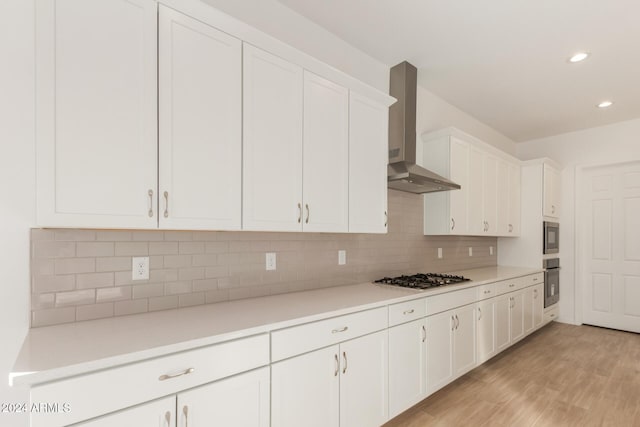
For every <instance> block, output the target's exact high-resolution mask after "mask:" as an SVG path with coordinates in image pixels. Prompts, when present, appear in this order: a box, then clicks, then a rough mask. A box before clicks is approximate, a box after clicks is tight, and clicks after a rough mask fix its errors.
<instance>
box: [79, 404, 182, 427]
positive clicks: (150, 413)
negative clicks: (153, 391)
mask: <svg viewBox="0 0 640 427" xmlns="http://www.w3.org/2000/svg"><path fill="white" fill-rule="evenodd" d="M175 411H176V398H175V396H171V397H165V398H164V399H158V400H154V401H153V402H149V403H144V404H142V405H138V406H134V407H132V408H129V409H124V410H122V411H118V412H114V413H112V414H109V415H105V416H103V417H99V418H94V419H93V420H91V421H87V422H84V423H80V424H74V425H75V426H77V427H113V426H119V427H174V426H175V425H176V417H175Z"/></svg>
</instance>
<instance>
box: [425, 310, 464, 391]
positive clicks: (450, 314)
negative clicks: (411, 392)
mask: <svg viewBox="0 0 640 427" xmlns="http://www.w3.org/2000/svg"><path fill="white" fill-rule="evenodd" d="M475 311H476V310H475V304H469V305H466V306H464V307H459V308H456V309H454V310H449V311H445V312H443V313H440V314H436V315H434V316H429V317H427V390H428V393H432V392H434V391H436V390H438V389H440V388H442V387H443V386H445V385H446V384H448V383H450V382H451V381H453V380H454V379H455V378H457V377H459V376H460V375H462V374H464V373H466V372H468V371H469V370H471V369H473V368H474V367H475V366H476V317H475Z"/></svg>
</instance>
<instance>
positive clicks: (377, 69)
mask: <svg viewBox="0 0 640 427" xmlns="http://www.w3.org/2000/svg"><path fill="white" fill-rule="evenodd" d="M202 1H204V2H205V3H208V4H210V5H212V6H214V7H215V8H216V9H219V10H221V11H223V12H225V13H227V14H228V15H231V16H233V17H235V18H237V19H239V20H241V21H243V22H246V23H247V24H250V25H251V26H253V27H255V28H258V29H259V30H261V31H263V32H265V33H267V34H269V35H271V36H273V37H275V38H277V39H279V40H281V41H283V42H285V43H287V44H289V45H290V46H293V47H295V48H297V49H299V50H301V51H303V52H306V53H307V54H309V55H311V56H313V57H315V58H317V59H319V60H321V61H323V62H325V63H327V64H330V65H332V66H333V67H335V68H337V69H339V70H341V71H343V72H345V73H347V74H349V75H351V76H353V77H355V78H358V79H360V80H362V81H363V82H365V83H367V84H369V85H371V86H373V87H375V88H378V89H379V90H382V91H384V92H387V91H388V89H389V66H388V65H386V64H383V63H382V62H380V61H378V60H376V59H374V58H372V57H370V56H368V55H367V54H365V53H364V52H362V51H360V50H358V49H356V48H355V47H353V46H351V45H350V44H348V43H347V42H345V41H344V40H342V39H340V38H339V37H337V36H336V35H334V34H333V33H330V32H329V31H327V30H325V29H324V28H323V27H321V26H319V25H317V24H316V23H314V22H313V21H311V20H309V19H307V18H306V17H304V16H302V15H300V14H299V13H297V12H295V11H293V10H291V9H289V8H288V7H286V6H284V5H283V4H282V3H280V2H278V1H277V0H242V1H238V0H202Z"/></svg>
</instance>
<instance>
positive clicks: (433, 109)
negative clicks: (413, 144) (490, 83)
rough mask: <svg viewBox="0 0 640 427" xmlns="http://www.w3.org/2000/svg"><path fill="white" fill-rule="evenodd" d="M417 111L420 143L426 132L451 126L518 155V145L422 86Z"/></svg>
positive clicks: (419, 89) (419, 90) (419, 91)
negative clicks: (422, 135) (421, 136)
mask: <svg viewBox="0 0 640 427" xmlns="http://www.w3.org/2000/svg"><path fill="white" fill-rule="evenodd" d="M417 110H418V117H417V124H416V127H417V131H418V134H417V137H418V142H420V141H421V140H420V135H421V134H423V133H424V132H432V131H436V130H439V129H442V128H446V127H449V126H455V127H457V128H458V129H460V130H462V131H464V132H466V133H468V134H469V135H472V136H475V137H476V138H478V139H481V140H483V141H484V142H486V143H487V144H491V145H493V146H495V147H497V148H498V149H500V150H502V151H504V152H506V153H509V154H511V155H515V154H516V144H515V142H513V141H512V140H511V139H509V138H507V137H506V136H504V135H502V134H501V133H500V132H498V131H496V130H495V129H493V128H491V127H489V126H487V125H485V124H484V123H482V122H481V121H479V120H478V119H476V118H475V117H473V116H470V115H469V114H467V113H465V112H464V111H462V110H460V109H458V108H457V107H454V106H453V105H451V104H449V103H448V102H446V101H445V100H443V99H442V98H439V97H438V96H436V95H434V94H433V93H431V92H429V91H428V90H426V89H425V88H423V87H422V86H418V105H417Z"/></svg>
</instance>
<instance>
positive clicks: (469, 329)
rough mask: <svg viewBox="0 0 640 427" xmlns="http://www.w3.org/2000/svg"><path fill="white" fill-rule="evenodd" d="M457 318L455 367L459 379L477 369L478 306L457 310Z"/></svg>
mask: <svg viewBox="0 0 640 427" xmlns="http://www.w3.org/2000/svg"><path fill="white" fill-rule="evenodd" d="M455 317H456V328H455V333H454V344H453V360H454V363H453V366H454V376H456V377H458V376H460V375H462V374H464V373H465V372H468V371H470V370H471V369H473V368H475V367H476V305H475V304H470V305H467V306H465V307H461V308H459V309H457V310H456V311H455Z"/></svg>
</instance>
